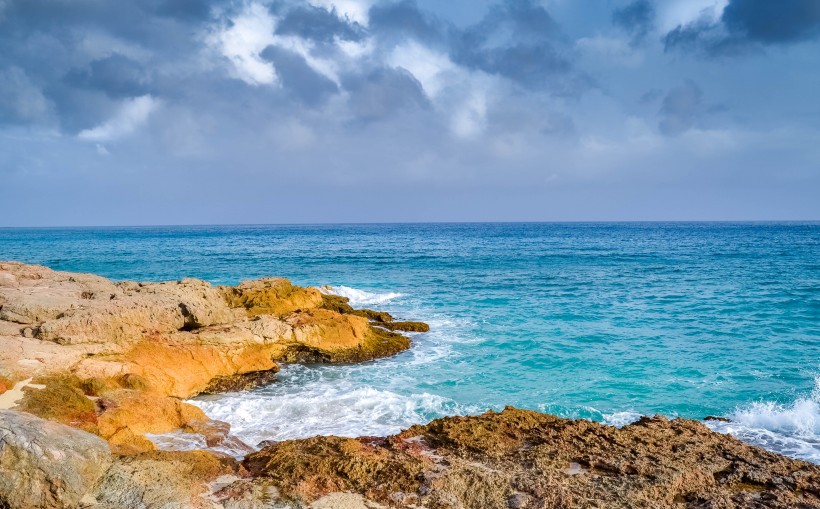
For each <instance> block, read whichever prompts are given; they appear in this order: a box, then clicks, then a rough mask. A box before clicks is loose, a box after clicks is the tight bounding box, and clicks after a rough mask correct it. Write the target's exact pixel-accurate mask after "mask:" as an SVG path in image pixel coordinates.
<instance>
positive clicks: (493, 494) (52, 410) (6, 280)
mask: <svg viewBox="0 0 820 509" xmlns="http://www.w3.org/2000/svg"><path fill="white" fill-rule="evenodd" d="M425 330H427V326H426V324H424V323H421V322H407V321H399V320H395V319H394V318H393V317H392V316H390V315H389V314H388V313H385V312H379V311H372V310H356V309H353V308H352V307H351V306H350V305H349V303H348V302H347V300H346V299H344V298H341V297H336V296H332V295H327V294H326V293H323V292H322V291H320V290H319V289H316V288H301V287H297V286H294V285H292V284H291V283H290V282H289V281H287V280H285V279H263V280H258V281H250V282H245V283H241V284H239V285H237V286H233V287H214V286H211V285H210V284H208V283H206V282H204V281H200V280H194V279H186V280H182V281H178V282H168V283H133V282H122V283H115V282H112V281H110V280H107V279H105V278H101V277H98V276H94V275H89V274H74V273H65V272H57V271H52V270H51V269H48V268H45V267H41V266H36V265H26V264H22V263H16V262H0V508H3V509H6V508H8V509H17V508H41V507H42V508H52V507H54V508H57V507H60V508H61V507H66V508H74V507H94V508H98V509H114V508H129V509H130V508H146V509H153V508H157V509H160V508H162V509H170V508H188V507H192V508H222V509H244V508H247V509H256V508H259V509H261V508H288V507H294V508H295V507H314V508H317V509H318V508H334V507H337V508H367V507H427V508H431V509H433V508H476V509H478V508H514V509H525V508H553V507H555V508H559V507H625V508H626V507H647V508H650V507H653V508H654V507H710V508H723V507H726V508H729V507H806V508H808V507H820V466H817V465H813V464H809V463H805V462H801V461H798V460H793V459H789V458H785V457H783V456H780V455H777V454H774V453H770V452H767V451H764V450H762V449H758V448H755V447H752V446H749V445H746V444H744V443H742V442H740V441H738V440H736V439H734V438H732V437H728V436H724V435H720V434H717V433H714V432H712V431H710V430H709V429H708V428H706V426H704V425H703V424H701V423H698V422H695V421H689V420H683V419H675V420H671V421H670V420H668V419H665V418H662V417H655V418H644V419H642V420H640V421H638V422H637V423H634V424H631V425H629V426H625V427H624V428H622V429H616V428H613V427H608V426H604V425H601V424H597V423H592V422H588V421H571V420H565V419H559V418H556V417H553V416H549V415H545V414H539V413H536V412H530V411H525V410H518V409H514V408H508V409H506V410H504V411H503V412H498V413H493V412H489V413H487V414H484V415H481V416H474V417H453V418H445V419H439V420H436V421H434V422H432V423H430V424H428V425H425V426H414V427H412V428H410V429H408V430H406V431H404V432H402V433H400V434H398V435H395V436H392V437H388V438H358V439H347V438H336V437H317V438H311V439H306V440H295V441H287V442H280V443H270V444H262V447H261V449H260V450H256V449H255V448H252V447H249V446H248V445H247V444H243V443H241V441H239V440H238V439H236V438H235V437H233V436H231V434H230V427H229V426H228V425H227V424H226V423H222V422H218V421H214V420H211V419H209V418H208V416H207V415H205V414H204V413H203V412H202V411H201V410H200V409H199V408H197V407H194V406H192V405H189V404H187V403H185V402H184V400H185V399H187V398H190V397H193V396H196V395H198V394H203V393H220V392H228V391H236V390H247V389H251V388H253V387H256V386H259V385H264V384H268V383H272V382H274V380H275V375H276V372H277V371H278V369H279V364H280V363H293V362H310V363H316V362H322V363H350V362H362V361H367V360H372V359H376V358H379V357H384V356H389V355H394V354H396V353H398V352H400V351H402V350H405V349H407V348H409V347H410V344H411V341H410V339H409V338H408V337H407V336H404V335H402V334H401V332H423V331H425ZM166 433H188V434H191V436H197V437H199V438H201V440H202V441H203V443H205V444H207V449H206V450H202V451H187V452H183V451H160V450H157V447H156V445H155V443H154V442H152V441H151V440H150V439H149V437H150V436H151V435H155V434H166ZM252 445H256V444H252ZM227 450H229V451H234V452H236V451H239V454H234V455H231V454H224V453H223V452H220V451H227ZM243 452H244V453H246V454H245V456H244V458H243V459H237V458H236V457H234V456H237V455H241V454H242V453H243Z"/></svg>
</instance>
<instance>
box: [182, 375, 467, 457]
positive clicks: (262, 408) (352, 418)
mask: <svg viewBox="0 0 820 509" xmlns="http://www.w3.org/2000/svg"><path fill="white" fill-rule="evenodd" d="M191 403H193V404H195V405H196V406H198V407H200V408H201V409H202V410H203V411H204V412H205V413H206V414H207V415H208V416H209V417H210V418H212V419H217V420H220V421H225V422H228V423H229V424H230V425H231V433H232V434H233V435H236V436H237V437H238V438H239V439H241V440H243V441H244V442H245V443H247V444H249V445H252V446H253V445H256V444H258V443H260V442H262V441H264V440H274V441H281V440H291V439H298V438H308V437H312V436H317V435H333V436H345V437H358V436H387V435H392V434H395V433H398V432H399V431H401V430H402V429H405V428H407V427H409V426H412V425H413V424H422V423H426V422H428V421H429V420H431V419H433V418H435V417H440V416H442V415H451V414H453V413H458V412H457V408H456V405H455V403H454V402H452V401H451V400H448V399H447V398H443V397H441V396H436V395H432V394H427V393H422V394H411V395H401V394H398V393H395V392H391V391H387V390H378V389H375V388H373V387H369V386H359V387H353V386H351V384H350V383H348V382H346V381H344V380H335V381H331V380H328V381H323V382H319V383H313V384H308V386H303V387H292V388H288V389H287V390H286V391H282V390H281V389H280V388H279V387H277V386H271V390H263V391H257V392H251V393H242V394H228V395H224V396H219V397H211V398H207V399H201V400H195V401H191Z"/></svg>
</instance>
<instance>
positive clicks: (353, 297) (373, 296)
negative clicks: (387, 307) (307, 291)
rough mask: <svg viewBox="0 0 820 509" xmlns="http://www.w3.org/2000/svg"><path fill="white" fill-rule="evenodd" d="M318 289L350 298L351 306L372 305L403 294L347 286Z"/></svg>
mask: <svg viewBox="0 0 820 509" xmlns="http://www.w3.org/2000/svg"><path fill="white" fill-rule="evenodd" d="M319 291H321V292H322V293H326V294H328V295H338V296H340V297H347V298H348V299H350V305H351V306H373V305H377V304H384V303H385V302H390V301H391V300H393V299H397V298H399V297H403V294H401V293H396V292H386V293H376V292H366V291H364V290H357V289H356V288H350V287H349V286H323V287H321V288H319Z"/></svg>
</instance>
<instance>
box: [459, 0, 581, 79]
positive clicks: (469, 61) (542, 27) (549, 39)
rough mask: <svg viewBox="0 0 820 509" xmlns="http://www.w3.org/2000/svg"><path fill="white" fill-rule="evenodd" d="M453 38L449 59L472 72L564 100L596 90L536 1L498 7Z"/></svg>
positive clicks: (554, 22)
mask: <svg viewBox="0 0 820 509" xmlns="http://www.w3.org/2000/svg"><path fill="white" fill-rule="evenodd" d="M454 38H455V40H454V41H453V43H452V47H451V52H450V57H451V59H452V60H453V62H455V63H457V64H459V65H462V66H464V67H467V68H468V69H473V70H480V71H483V72H486V73H489V74H493V75H497V76H501V77H504V78H507V79H509V80H512V81H513V82H515V83H518V84H519V85H523V86H525V87H527V88H530V89H540V90H549V91H552V92H554V93H558V94H564V95H577V94H579V93H581V92H582V91H584V90H585V89H587V88H588V87H589V86H590V85H591V80H590V79H589V78H588V77H587V76H586V75H585V74H584V73H582V72H578V71H577V70H576V69H575V68H574V66H573V63H572V61H573V58H572V55H571V46H570V45H568V44H567V43H566V40H565V39H564V36H563V34H562V32H561V30H560V27H559V25H558V23H557V22H556V21H555V20H554V19H553V18H552V16H550V14H549V12H547V10H546V9H545V8H544V7H543V6H542V5H541V4H540V3H538V2H536V1H534V0H513V1H511V2H508V3H504V4H503V5H496V6H495V7H494V8H492V9H491V10H490V12H489V13H488V14H487V15H486V16H485V17H484V19H483V20H482V21H480V22H479V23H477V24H475V25H473V26H471V27H468V28H467V29H466V30H464V31H463V32H461V33H458V34H455V35H454Z"/></svg>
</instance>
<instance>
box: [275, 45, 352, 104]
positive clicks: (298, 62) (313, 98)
mask: <svg viewBox="0 0 820 509" xmlns="http://www.w3.org/2000/svg"><path fill="white" fill-rule="evenodd" d="M262 57H263V58H265V59H266V60H268V61H270V62H272V63H273V64H274V66H275V67H276V71H277V74H278V75H279V78H280V79H281V81H282V87H283V88H284V89H285V90H287V91H288V92H289V93H290V94H291V95H292V96H293V97H296V98H297V99H299V100H300V101H302V102H303V103H304V104H307V105H310V106H316V105H319V104H321V103H322V102H324V100H325V99H327V98H328V97H330V96H331V95H333V94H335V93H336V92H338V91H339V87H337V86H336V83H334V82H333V81H331V80H330V79H329V78H327V77H326V76H323V75H321V74H319V73H318V72H316V71H315V70H313V68H311V67H310V66H309V65H308V63H307V62H306V61H305V59H304V57H302V56H301V55H298V54H296V53H294V52H292V51H288V50H286V49H283V48H278V47H276V46H268V47H267V48H266V49H265V51H263V52H262Z"/></svg>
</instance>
